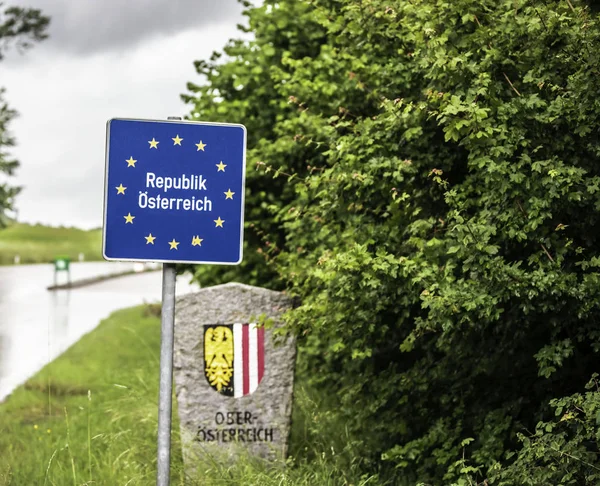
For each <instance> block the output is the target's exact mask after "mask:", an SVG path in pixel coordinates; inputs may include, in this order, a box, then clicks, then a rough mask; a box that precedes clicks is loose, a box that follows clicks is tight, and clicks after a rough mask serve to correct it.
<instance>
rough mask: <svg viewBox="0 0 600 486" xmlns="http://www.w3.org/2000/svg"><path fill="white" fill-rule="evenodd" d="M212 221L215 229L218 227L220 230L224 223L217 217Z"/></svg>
mask: <svg viewBox="0 0 600 486" xmlns="http://www.w3.org/2000/svg"><path fill="white" fill-rule="evenodd" d="M213 221H214V222H215V223H216V225H215V228H218V227H221V228H222V227H223V223H224V222H225V220H224V219H221V216H219V217H218V218H217V219H215V220H213Z"/></svg>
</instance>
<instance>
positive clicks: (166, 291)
mask: <svg viewBox="0 0 600 486" xmlns="http://www.w3.org/2000/svg"><path fill="white" fill-rule="evenodd" d="M175 278H176V272H175V264H174V263H163V273H162V311H161V316H160V321H161V323H160V383H159V393H158V464H157V472H156V484H157V486H169V483H170V470H171V412H172V405H173V404H172V400H171V398H172V393H173V335H174V328H175Z"/></svg>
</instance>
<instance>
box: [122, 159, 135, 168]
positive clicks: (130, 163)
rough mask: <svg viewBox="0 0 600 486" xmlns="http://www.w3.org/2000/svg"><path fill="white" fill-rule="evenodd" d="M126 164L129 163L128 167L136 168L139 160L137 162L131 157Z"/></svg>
mask: <svg viewBox="0 0 600 486" xmlns="http://www.w3.org/2000/svg"><path fill="white" fill-rule="evenodd" d="M125 162H127V167H135V163H136V162H137V160H135V159H134V158H133V157H129V158H128V159H127V160H126V161H125Z"/></svg>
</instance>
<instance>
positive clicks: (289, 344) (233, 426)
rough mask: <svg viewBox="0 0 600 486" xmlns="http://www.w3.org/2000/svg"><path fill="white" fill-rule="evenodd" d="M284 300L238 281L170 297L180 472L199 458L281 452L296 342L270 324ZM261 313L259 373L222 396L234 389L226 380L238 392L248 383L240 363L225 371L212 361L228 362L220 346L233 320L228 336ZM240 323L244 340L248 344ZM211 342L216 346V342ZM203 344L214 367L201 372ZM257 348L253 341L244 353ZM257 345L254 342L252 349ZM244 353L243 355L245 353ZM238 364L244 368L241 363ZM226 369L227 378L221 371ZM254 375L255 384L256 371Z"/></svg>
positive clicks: (275, 320) (278, 294)
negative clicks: (173, 307)
mask: <svg viewBox="0 0 600 486" xmlns="http://www.w3.org/2000/svg"><path fill="white" fill-rule="evenodd" d="M290 307H291V300H290V298H289V297H288V296H286V295H285V294H283V293H281V292H274V291H272V290H267V289H262V288H258V287H252V286H249V285H242V284H238V283H230V284H225V285H217V286H215V287H207V288H204V289H202V290H200V291H199V292H196V293H193V294H187V295H185V296H183V297H180V298H178V299H177V304H176V312H175V354H174V375H175V389H176V394H177V401H178V405H179V419H180V428H181V440H182V445H183V452H184V462H185V467H186V471H193V470H195V467H194V464H196V463H197V462H198V458H203V459H206V458H207V457H208V456H210V457H211V458H212V459H217V460H230V459H231V458H233V457H235V456H236V455H237V454H239V453H240V452H241V451H247V452H248V453H249V454H251V455H255V456H259V457H262V458H265V459H275V458H284V457H285V455H286V453H287V441H288V435H289V430H290V420H291V409H292V389H293V380H294V364H295V356H296V347H295V340H294V339H293V338H292V337H288V338H287V339H285V340H284V339H282V338H281V337H279V336H274V330H276V329H277V328H279V327H280V326H281V320H280V318H281V314H282V313H283V312H285V311H286V310H287V309H289V308H290ZM265 318H266V319H268V321H267V324H266V325H265V326H264V331H260V332H261V333H264V362H263V363H264V365H263V368H264V375H263V376H262V380H261V381H260V383H259V385H258V387H257V388H256V390H255V391H254V392H252V393H250V394H246V395H244V396H240V397H238V398H234V396H225V395H224V394H223V393H229V394H231V395H233V393H234V391H233V386H225V385H226V384H227V383H229V385H231V384H232V383H236V384H237V386H236V388H235V393H236V394H238V395H239V393H241V391H240V390H242V385H243V386H244V391H246V392H247V391H248V382H247V381H246V382H244V383H242V382H243V379H240V376H241V372H242V371H241V370H240V369H239V366H238V367H237V368H236V369H235V373H231V368H230V367H229V366H228V365H226V364H223V366H222V368H223V370H221V368H218V365H219V363H230V364H231V363H233V361H234V360H233V359H232V355H231V353H230V352H229V351H227V349H225V351H223V349H222V346H225V348H227V345H231V343H230V339H232V338H233V337H234V334H233V331H232V330H233V329H234V324H236V325H237V327H235V329H236V330H237V331H236V332H237V334H235V336H241V331H239V330H240V329H241V327H240V326H241V325H243V324H245V323H258V322H263V321H264V319H265ZM218 325H221V326H218ZM215 326H216V327H215ZM228 329H229V330H228ZM247 329H248V328H247ZM247 329H246V331H245V332H246V334H245V338H246V341H244V346H247V343H248V340H247V336H248V330H247ZM250 329H251V328H250ZM259 329H260V326H259ZM207 332H208V334H207V336H208V338H207V341H208V342H207V343H205V339H204V337H205V334H206V333H207ZM255 332H257V333H258V331H255ZM239 339H241V338H238V337H236V338H235V339H234V341H235V346H234V348H235V352H236V353H237V358H236V359H237V360H238V361H236V363H237V364H239V362H240V361H239V360H240V359H241V356H242V352H241V349H238V348H240V347H241V344H240V343H241V341H240V340H239ZM254 339H255V340H256V338H254ZM215 342H217V343H218V345H219V346H221V348H218V347H216V345H215V344H214V343H215ZM205 346H207V348H206V349H208V350H209V351H208V352H207V354H208V355H210V356H207V359H208V360H209V361H210V362H211V363H212V366H213V367H215V368H214V369H216V370H217V372H215V373H214V374H210V373H211V372H210V371H209V372H206V373H205V371H206V369H207V368H210V366H211V364H210V363H205ZM256 349H257V346H256V344H255V345H254V348H252V347H251V352H252V351H254V352H256ZM262 350H263V348H261V346H260V344H259V345H258V352H261V351H262ZM244 352H245V353H247V351H244ZM216 358H219V359H220V360H221V361H220V362H219V361H218V360H217V359H216ZM247 358H248V355H247V354H245V355H244V359H247ZM246 362H247V361H246ZM234 368H235V367H234ZM243 371H244V373H246V372H247V369H244V370H243ZM208 375H210V376H211V377H213V378H214V379H215V383H216V384H215V383H213V386H211V384H209V381H208V379H207V376H208ZM229 376H231V378H227V377H229ZM245 376H246V375H244V377H245ZM224 377H225V378H224ZM227 379H229V380H230V381H229V382H227ZM219 380H221V381H219ZM253 380H254V384H256V380H257V378H256V375H255V377H254V378H253ZM219 387H220V391H217V388H219Z"/></svg>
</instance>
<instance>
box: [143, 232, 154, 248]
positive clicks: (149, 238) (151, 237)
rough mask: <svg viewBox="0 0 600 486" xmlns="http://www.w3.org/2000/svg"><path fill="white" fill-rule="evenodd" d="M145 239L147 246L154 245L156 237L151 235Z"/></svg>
mask: <svg viewBox="0 0 600 486" xmlns="http://www.w3.org/2000/svg"><path fill="white" fill-rule="evenodd" d="M144 238H146V245H154V240H155V239H156V236H152V233H149V234H148V236H144Z"/></svg>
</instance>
